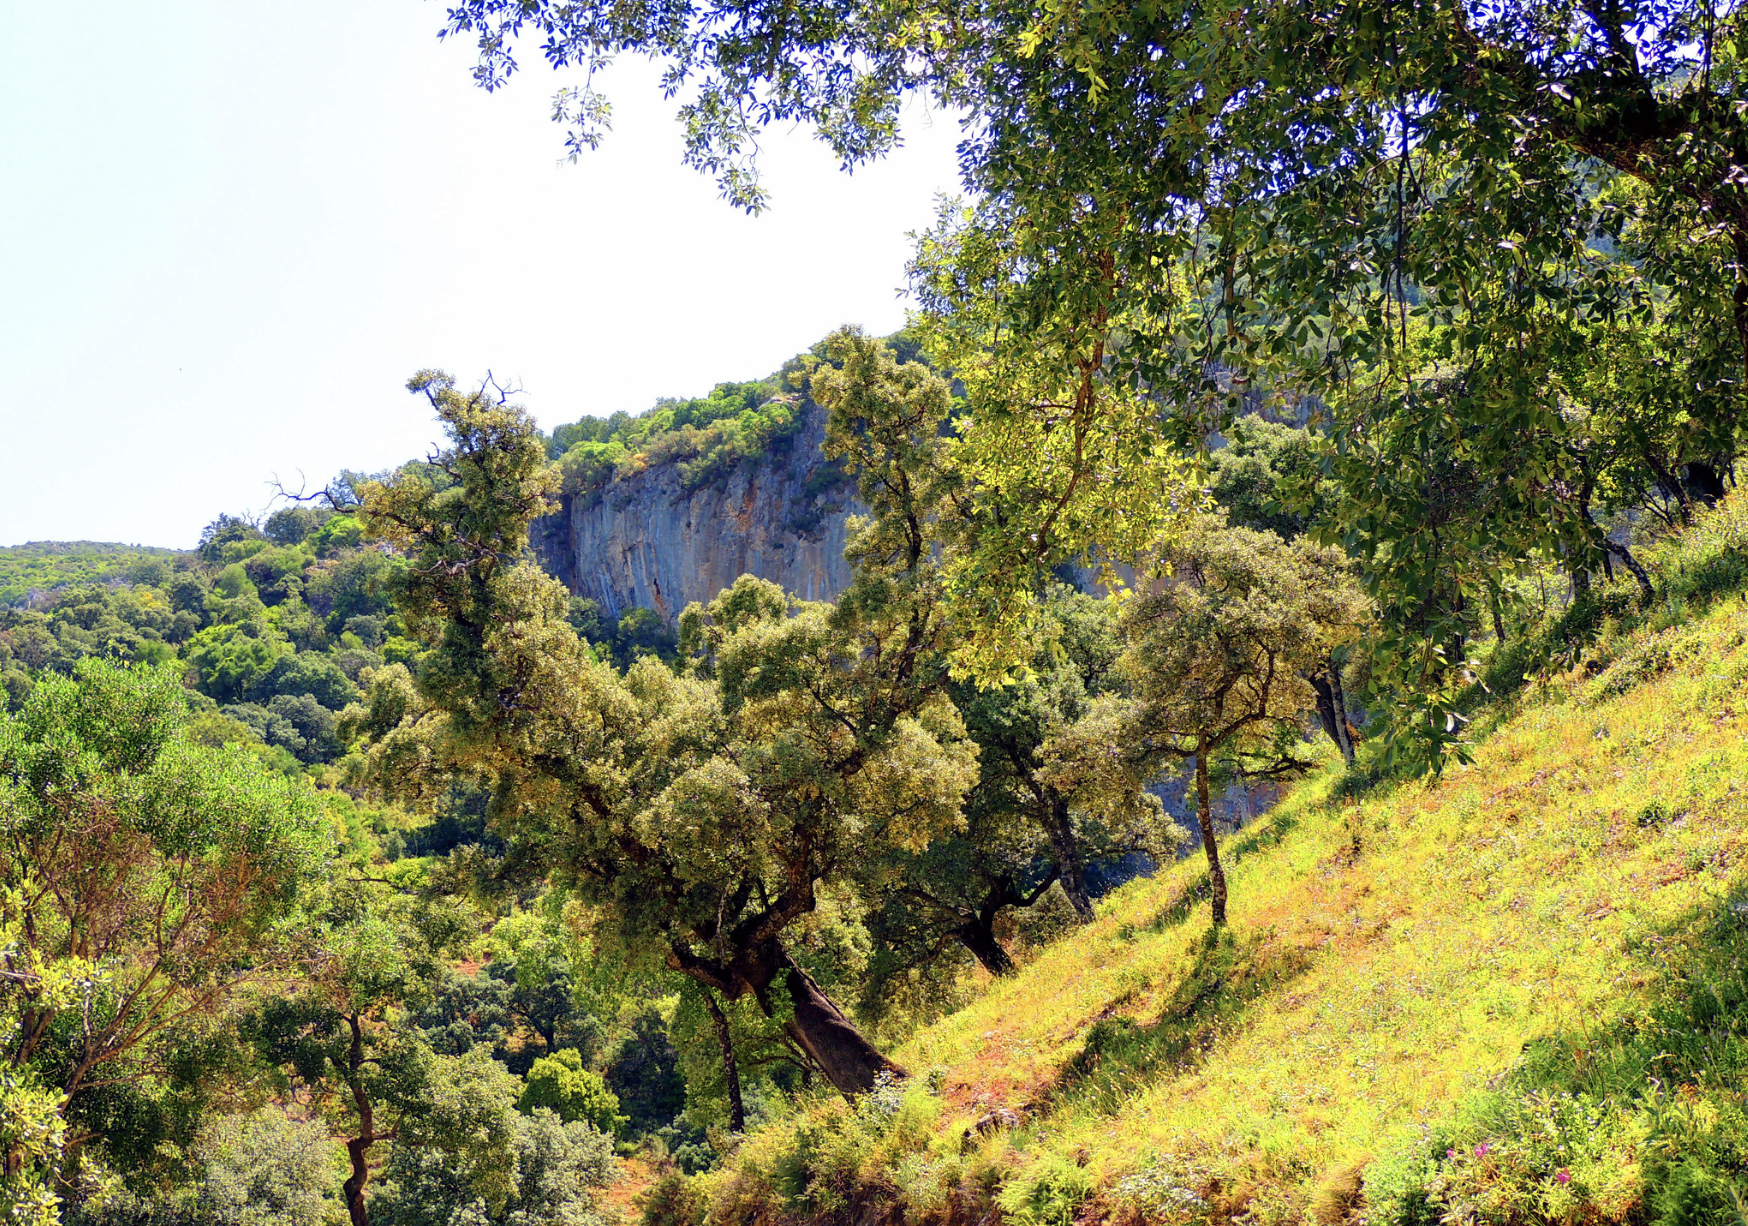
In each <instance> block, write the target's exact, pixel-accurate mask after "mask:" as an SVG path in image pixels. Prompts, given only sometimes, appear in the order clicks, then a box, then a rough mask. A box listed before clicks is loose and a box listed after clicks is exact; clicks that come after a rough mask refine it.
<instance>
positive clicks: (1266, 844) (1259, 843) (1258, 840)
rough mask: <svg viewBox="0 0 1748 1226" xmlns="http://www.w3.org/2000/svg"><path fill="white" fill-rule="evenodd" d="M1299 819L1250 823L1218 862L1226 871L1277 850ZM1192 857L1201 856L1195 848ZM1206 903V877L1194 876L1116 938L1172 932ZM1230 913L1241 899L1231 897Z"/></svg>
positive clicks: (1284, 816) (1274, 817) (1278, 816)
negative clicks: (1259, 854)
mask: <svg viewBox="0 0 1748 1226" xmlns="http://www.w3.org/2000/svg"><path fill="white" fill-rule="evenodd" d="M1302 822H1303V818H1301V817H1300V816H1298V815H1297V814H1292V813H1281V812H1271V813H1270V814H1269V815H1268V816H1267V817H1266V818H1264V819H1263V820H1261V821H1257V822H1253V823H1252V824H1251V825H1249V826H1247V827H1245V828H1244V829H1243V830H1241V831H1239V832H1237V834H1235V835H1233V836H1231V837H1229V838H1228V839H1227V841H1226V843H1225V844H1224V845H1223V846H1222V847H1221V848H1220V861H1221V863H1222V864H1223V865H1225V866H1226V867H1227V868H1231V867H1232V866H1234V865H1237V864H1240V863H1242V862H1243V861H1244V859H1245V857H1246V856H1254V855H1256V854H1257V853H1258V852H1261V851H1267V850H1269V849H1271V848H1274V847H1277V846H1279V845H1280V844H1281V843H1282V842H1284V841H1285V840H1286V837H1287V836H1288V835H1289V834H1291V833H1292V832H1293V831H1294V830H1297V829H1298V828H1299V826H1300V825H1301V823H1302ZM1191 854H1192V855H1197V856H1199V855H1201V854H1202V852H1201V849H1200V848H1199V847H1198V848H1197V849H1196V850H1195V851H1194V852H1192V853H1191ZM1208 899H1209V888H1208V874H1207V872H1206V871H1205V870H1204V871H1203V872H1200V873H1197V874H1196V875H1195V876H1194V877H1192V878H1190V880H1189V881H1187V882H1185V883H1184V887H1183V889H1181V890H1179V891H1178V893H1177V894H1175V895H1174V896H1173V897H1172V898H1171V900H1170V901H1169V902H1167V903H1166V904H1165V905H1164V906H1162V907H1161V908H1160V909H1159V910H1158V911H1155V912H1154V913H1153V915H1152V917H1151V918H1150V919H1148V920H1147V922H1146V923H1144V924H1124V925H1122V926H1121V927H1119V928H1118V929H1117V938H1118V939H1119V940H1123V941H1132V940H1134V939H1135V938H1136V937H1137V936H1139V935H1141V934H1142V933H1144V932H1145V933H1156V934H1157V933H1161V932H1164V931H1165V930H1166V929H1168V928H1176V927H1177V926H1178V925H1180V924H1182V923H1184V922H1185V921H1187V920H1188V919H1189V918H1190V917H1191V916H1193V915H1194V914H1195V913H1196V911H1197V909H1198V908H1199V907H1200V906H1201V905H1202V904H1203V903H1206V902H1207V901H1208ZM1231 905H1232V906H1233V908H1234V909H1237V908H1239V907H1241V906H1242V905H1243V897H1242V895H1234V897H1233V899H1232V904H1231Z"/></svg>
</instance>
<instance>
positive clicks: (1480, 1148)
mask: <svg viewBox="0 0 1748 1226" xmlns="http://www.w3.org/2000/svg"><path fill="white" fill-rule="evenodd" d="M1492 1148H1493V1147H1492V1146H1491V1145H1489V1144H1487V1142H1485V1141H1483V1142H1481V1144H1479V1145H1477V1146H1476V1147H1475V1156H1476V1157H1477V1158H1485V1157H1486V1156H1487V1154H1488V1152H1489V1151H1490V1150H1491V1149H1492Z"/></svg>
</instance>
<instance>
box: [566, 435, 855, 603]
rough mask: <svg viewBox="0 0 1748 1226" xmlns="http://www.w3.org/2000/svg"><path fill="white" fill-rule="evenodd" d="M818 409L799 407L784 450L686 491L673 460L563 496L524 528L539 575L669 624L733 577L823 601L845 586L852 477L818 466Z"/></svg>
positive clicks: (820, 460) (822, 463)
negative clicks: (541, 571)
mask: <svg viewBox="0 0 1748 1226" xmlns="http://www.w3.org/2000/svg"><path fill="white" fill-rule="evenodd" d="M824 439H825V410H823V409H821V408H820V407H819V406H817V405H814V404H811V403H810V404H808V405H807V407H806V409H805V411H804V414H803V418H802V423H801V428H800V429H799V430H798V431H797V432H796V433H795V434H794V435H792V436H790V438H789V439H788V440H787V446H786V447H785V449H783V450H781V451H774V452H773V453H772V454H769V455H767V456H766V457H765V458H764V459H762V460H760V461H757V462H756V463H747V462H743V463H741V464H738V465H736V466H735V467H734V468H733V470H731V471H730V472H729V473H728V474H727V475H725V476H723V477H721V478H719V479H716V480H713V481H710V482H708V483H706V484H704V485H702V486H699V487H698V488H696V489H692V490H687V489H686V488H685V486H684V484H683V483H682V481H681V478H680V473H679V466H678V465H677V464H674V463H666V464H657V465H652V466H651V467H649V468H646V469H644V470H643V471H641V472H636V473H631V474H629V475H626V476H623V477H620V478H618V479H617V480H614V481H612V482H610V483H609V484H608V485H606V486H605V487H604V488H602V489H600V490H595V491H588V492H584V493H581V494H576V495H566V496H565V497H564V498H563V500H562V502H561V505H560V509H559V510H558V511H557V512H556V513H555V514H552V515H549V516H547V517H545V518H544V519H541V520H539V521H537V522H536V523H535V525H534V532H533V545H534V551H535V553H536V555H537V556H538V557H539V558H540V562H541V565H543V566H544V567H545V568H546V569H547V571H548V572H550V573H551V574H553V575H556V576H557V577H558V578H559V579H561V580H563V581H564V583H565V586H567V587H569V588H570V590H571V591H572V593H574V594H575V595H578V596H586V597H588V598H589V599H591V600H593V601H594V602H595V603H596V604H597V605H599V606H600V609H601V613H602V615H603V617H612V618H617V617H619V616H620V615H621V614H622V613H624V612H625V611H626V610H627V609H633V608H638V607H642V608H647V609H654V610H655V611H656V613H658V614H659V615H660V616H661V617H662V619H663V620H664V621H666V622H668V623H669V624H672V623H673V622H674V620H675V619H676V618H678V617H679V615H680V610H682V609H684V608H685V607H686V605H687V604H689V603H690V602H692V601H694V600H698V601H707V600H709V599H711V598H712V597H714V596H715V595H716V594H717V593H718V592H720V591H721V590H722V589H723V588H725V587H728V586H729V585H730V584H732V583H733V582H734V581H735V580H736V579H737V578H739V577H740V576H741V575H743V574H749V575H757V576H759V577H760V578H761V579H769V580H771V581H772V582H773V583H778V584H781V585H782V586H783V588H784V589H785V590H786V591H788V592H791V593H793V594H794V595H796V596H798V597H800V598H801V599H803V600H832V599H835V598H836V596H837V595H838V593H839V592H841V591H843V589H844V588H845V587H847V586H848V585H849V582H850V568H849V566H848V565H846V564H845V562H844V541H845V522H844V521H845V518H846V516H848V515H849V514H851V513H852V512H854V511H857V510H859V509H860V508H859V507H857V506H856V505H855V504H854V498H853V495H854V485H853V484H852V483H851V482H850V481H849V480H848V479H846V478H845V477H844V476H843V475H842V474H841V473H840V472H838V470H837V468H836V466H835V465H830V464H827V463H826V462H825V458H824V457H823V456H822V455H821V454H820V444H821V443H822V442H823V441H824Z"/></svg>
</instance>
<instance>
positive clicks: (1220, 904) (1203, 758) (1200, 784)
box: [1196, 736, 1226, 928]
mask: <svg viewBox="0 0 1748 1226" xmlns="http://www.w3.org/2000/svg"><path fill="white" fill-rule="evenodd" d="M1196 822H1197V824H1199V825H1200V826H1201V827H1202V850H1203V851H1204V852H1206V853H1207V856H1208V885H1209V889H1210V892H1211V893H1212V895H1213V899H1214V926H1215V927H1216V928H1219V927H1222V926H1224V925H1225V923H1226V871H1225V870H1224V869H1222V868H1221V867H1220V848H1219V847H1218V846H1216V845H1215V842H1214V813H1213V809H1212V808H1211V807H1210V806H1209V804H1208V738H1207V737H1205V736H1204V737H1200V738H1198V739H1197V741H1196Z"/></svg>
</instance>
